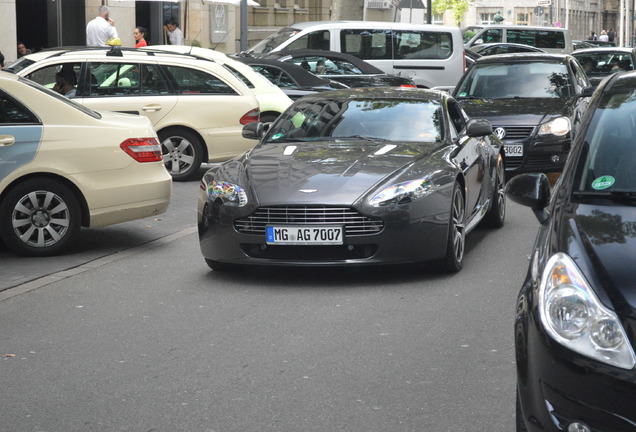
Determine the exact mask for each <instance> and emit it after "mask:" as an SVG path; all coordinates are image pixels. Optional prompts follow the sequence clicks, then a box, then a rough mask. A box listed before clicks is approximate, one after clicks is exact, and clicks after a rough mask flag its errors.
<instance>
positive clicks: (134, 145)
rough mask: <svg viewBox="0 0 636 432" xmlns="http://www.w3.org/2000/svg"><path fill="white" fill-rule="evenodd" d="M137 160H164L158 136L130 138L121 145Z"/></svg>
mask: <svg viewBox="0 0 636 432" xmlns="http://www.w3.org/2000/svg"><path fill="white" fill-rule="evenodd" d="M119 147H120V148H121V149H122V150H123V151H125V152H126V153H128V154H129V155H130V157H132V158H133V159H134V160H136V161H137V162H159V161H162V160H163V156H162V154H161V144H159V141H157V139H156V138H130V139H127V140H126V141H124V142H123V143H121V144H120V145H119Z"/></svg>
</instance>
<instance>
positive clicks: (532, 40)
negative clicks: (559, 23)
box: [506, 29, 565, 48]
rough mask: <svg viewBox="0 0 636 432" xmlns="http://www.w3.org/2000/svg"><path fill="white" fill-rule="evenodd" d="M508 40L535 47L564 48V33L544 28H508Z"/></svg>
mask: <svg viewBox="0 0 636 432" xmlns="http://www.w3.org/2000/svg"><path fill="white" fill-rule="evenodd" d="M506 39H507V40H508V42H513V43H520V44H524V45H531V46H533V47H537V48H565V34H564V33H563V32H558V31H544V30H510V29H509V30H508V31H507V32H506Z"/></svg>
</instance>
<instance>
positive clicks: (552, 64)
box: [453, 53, 591, 174]
mask: <svg viewBox="0 0 636 432" xmlns="http://www.w3.org/2000/svg"><path fill="white" fill-rule="evenodd" d="M590 90H591V87H590V82H589V80H588V78H587V76H586V75H585V72H584V71H583V69H582V68H581V65H580V64H579V63H578V62H577V61H576V59H575V58H574V57H572V56H571V55H566V54H547V53H518V54H499V55H496V56H485V57H480V58H479V59H477V60H476V61H475V63H474V64H473V66H472V67H471V68H470V69H469V70H468V71H467V72H466V74H464V76H463V77H462V79H461V80H460V82H459V83H458V84H457V86H456V87H455V89H454V90H453V96H455V98H456V99H457V100H458V101H459V102H460V103H461V104H462V106H463V107H464V109H465V110H466V112H467V113H468V115H469V116H471V117H479V118H486V119H488V120H490V122H491V123H492V125H493V128H495V133H496V134H497V136H498V137H499V138H500V139H502V140H503V142H504V147H505V150H506V170H507V172H508V173H509V174H516V173H521V172H559V171H561V170H562V169H563V165H564V164H565V160H566V159H567V155H568V152H569V151H570V143H571V139H572V138H573V137H574V135H575V134H576V130H577V128H578V125H579V123H580V120H581V116H582V115H583V112H584V111H585V108H586V107H587V104H588V102H589V97H586V96H585V95H589V94H590V93H588V92H590Z"/></svg>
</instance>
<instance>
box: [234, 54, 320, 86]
mask: <svg viewBox="0 0 636 432" xmlns="http://www.w3.org/2000/svg"><path fill="white" fill-rule="evenodd" d="M236 60H238V61H240V62H243V63H245V64H247V65H262V66H272V67H277V68H279V69H282V70H284V71H285V72H287V73H289V74H290V75H291V76H292V77H293V78H294V79H295V80H296V81H298V83H299V84H300V85H301V86H311V87H315V86H325V85H329V80H328V79H325V78H320V77H319V76H316V75H314V74H312V73H311V72H308V71H306V70H305V69H303V68H301V67H300V66H298V65H296V64H295V63H291V62H283V61H280V60H274V59H266V58H258V57H256V58H255V57H236Z"/></svg>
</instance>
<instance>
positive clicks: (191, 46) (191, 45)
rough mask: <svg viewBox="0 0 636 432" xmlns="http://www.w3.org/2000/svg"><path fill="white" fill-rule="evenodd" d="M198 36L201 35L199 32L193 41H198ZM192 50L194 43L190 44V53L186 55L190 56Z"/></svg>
mask: <svg viewBox="0 0 636 432" xmlns="http://www.w3.org/2000/svg"><path fill="white" fill-rule="evenodd" d="M200 35H201V30H199V33H197V37H196V39H194V40H199V36H200ZM192 48H194V43H191V44H190V51H189V52H188V55H192Z"/></svg>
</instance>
